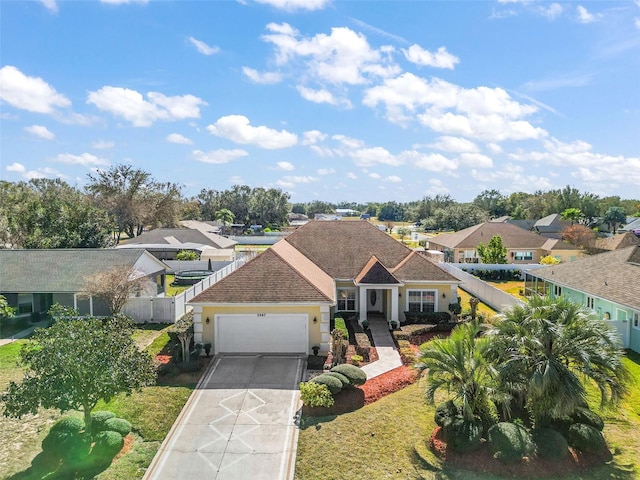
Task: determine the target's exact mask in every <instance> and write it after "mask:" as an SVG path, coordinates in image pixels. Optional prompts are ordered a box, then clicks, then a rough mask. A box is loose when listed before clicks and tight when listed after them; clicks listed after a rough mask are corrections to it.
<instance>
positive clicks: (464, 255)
mask: <svg viewBox="0 0 640 480" xmlns="http://www.w3.org/2000/svg"><path fill="white" fill-rule="evenodd" d="M495 235H499V236H500V237H501V238H502V244H503V245H504V246H505V247H506V248H507V262H508V263H519V264H527V263H540V259H541V258H542V257H546V256H547V255H551V256H553V257H555V258H557V259H558V260H560V261H561V262H569V261H573V260H576V259H577V258H578V257H580V256H581V255H582V251H581V250H580V249H578V248H577V247H575V246H574V245H571V244H569V243H566V242H563V241H562V240H558V239H553V238H547V237H543V236H542V235H537V234H535V233H531V232H528V231H527V230H525V229H523V228H520V227H517V226H515V225H513V224H511V223H503V222H484V223H480V224H478V225H474V226H473V227H469V228H465V229H464V230H460V231H458V232H455V233H442V234H440V235H437V236H435V237H433V238H430V239H429V240H428V241H427V248H428V249H429V250H438V251H440V252H443V254H444V261H445V262H451V263H482V262H481V261H480V256H479V255H478V250H477V248H478V245H479V244H480V243H483V244H485V245H486V244H488V243H489V241H490V240H491V238H493V237H494V236H495Z"/></svg>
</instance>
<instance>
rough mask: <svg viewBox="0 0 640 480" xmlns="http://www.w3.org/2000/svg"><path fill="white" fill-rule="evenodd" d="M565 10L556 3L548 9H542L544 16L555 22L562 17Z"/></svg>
mask: <svg viewBox="0 0 640 480" xmlns="http://www.w3.org/2000/svg"><path fill="white" fill-rule="evenodd" d="M563 10H564V9H563V8H562V5H560V4H559V3H555V2H554V3H552V4H551V5H549V6H548V7H546V8H545V7H541V13H542V15H544V16H545V17H547V18H548V19H549V20H555V19H556V18H558V17H559V16H560V15H562V12H563Z"/></svg>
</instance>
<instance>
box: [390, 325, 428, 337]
mask: <svg viewBox="0 0 640 480" xmlns="http://www.w3.org/2000/svg"><path fill="white" fill-rule="evenodd" d="M434 328H435V326H434V325H431V324H425V323H411V324H409V325H403V326H401V327H400V330H394V331H393V332H392V335H393V336H394V338H395V339H396V341H399V340H409V341H411V338H412V337H414V336H417V335H423V334H425V333H429V332H430V331H432V330H433V329H434Z"/></svg>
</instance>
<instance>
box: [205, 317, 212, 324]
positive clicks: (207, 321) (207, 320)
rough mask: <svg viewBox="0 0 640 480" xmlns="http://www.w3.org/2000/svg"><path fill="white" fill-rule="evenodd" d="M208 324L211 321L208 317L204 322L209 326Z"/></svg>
mask: <svg viewBox="0 0 640 480" xmlns="http://www.w3.org/2000/svg"><path fill="white" fill-rule="evenodd" d="M209 322H211V320H210V319H209V317H207V319H206V320H205V323H206V324H207V325H209Z"/></svg>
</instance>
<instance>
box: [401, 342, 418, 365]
mask: <svg viewBox="0 0 640 480" xmlns="http://www.w3.org/2000/svg"><path fill="white" fill-rule="evenodd" d="M398 350H399V353H400V358H401V359H402V363H403V364H404V365H413V364H414V363H415V361H416V354H415V352H414V351H413V349H412V348H411V343H410V342H409V341H408V340H398Z"/></svg>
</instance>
